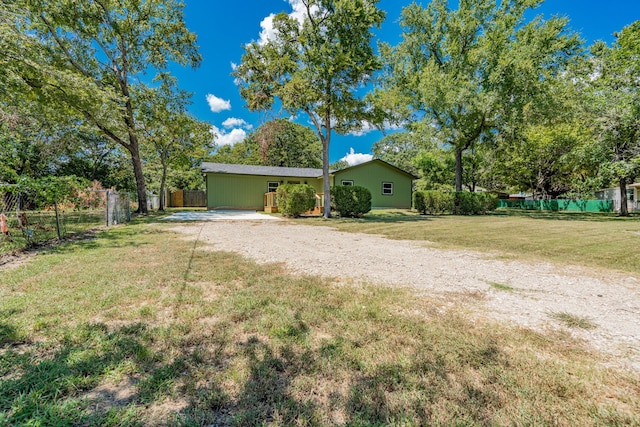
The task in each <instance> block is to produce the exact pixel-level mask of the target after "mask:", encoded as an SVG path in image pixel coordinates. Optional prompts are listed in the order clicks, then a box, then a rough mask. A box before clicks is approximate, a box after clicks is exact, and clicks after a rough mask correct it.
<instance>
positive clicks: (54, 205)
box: [53, 202, 62, 239]
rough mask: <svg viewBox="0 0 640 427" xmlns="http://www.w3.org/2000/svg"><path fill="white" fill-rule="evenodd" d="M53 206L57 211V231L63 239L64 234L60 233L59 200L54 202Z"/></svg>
mask: <svg viewBox="0 0 640 427" xmlns="http://www.w3.org/2000/svg"><path fill="white" fill-rule="evenodd" d="M53 207H54V209H55V211H56V231H57V232H58V239H62V234H61V233H60V211H58V202H53Z"/></svg>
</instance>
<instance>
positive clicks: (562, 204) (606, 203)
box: [498, 199, 613, 212]
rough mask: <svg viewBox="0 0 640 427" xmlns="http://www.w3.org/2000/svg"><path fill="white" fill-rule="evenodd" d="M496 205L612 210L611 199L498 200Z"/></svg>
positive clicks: (594, 210) (560, 209) (528, 207)
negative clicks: (498, 203)
mask: <svg viewBox="0 0 640 427" xmlns="http://www.w3.org/2000/svg"><path fill="white" fill-rule="evenodd" d="M498 207H500V208H512V209H525V210H539V211H565V212H613V200H573V199H559V200H500V205H499V206H498Z"/></svg>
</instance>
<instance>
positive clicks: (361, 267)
mask: <svg viewBox="0 0 640 427" xmlns="http://www.w3.org/2000/svg"><path fill="white" fill-rule="evenodd" d="M173 229H174V230H175V231H178V232H180V233H184V234H186V235H189V236H190V238H197V236H199V239H200V240H201V241H203V242H205V243H207V244H208V245H209V246H208V247H209V248H210V249H212V250H220V251H230V252H236V253H239V254H241V255H243V256H246V257H249V258H252V259H254V260H255V261H257V262H259V263H272V262H277V263H285V264H286V265H287V267H288V269H290V270H291V271H292V272H294V273H296V274H306V275H321V276H325V277H328V278H339V279H350V280H356V281H365V282H369V283H376V284H383V285H387V286H401V287H410V288H412V289H414V290H415V291H416V292H420V293H428V294H429V295H430V296H436V297H441V298H452V297H454V296H456V297H457V296H460V295H475V296H481V298H469V307H470V309H471V311H472V312H473V313H475V314H476V315H478V316H479V317H485V318H492V319H497V320H500V321H507V322H512V323H515V324H518V325H521V326H523V327H527V328H531V329H534V330H538V331H549V330H562V331H566V332H568V333H570V334H571V335H572V336H574V337H576V338H578V339H583V340H585V341H586V342H588V343H589V344H590V345H591V346H593V347H594V348H595V349H597V350H600V351H603V352H605V353H607V354H609V355H610V356H611V358H610V359H611V363H612V364H615V365H617V366H624V367H626V368H630V369H634V370H638V371H640V280H639V279H638V278H637V277H634V276H633V275H630V274H622V273H620V272H613V271H611V272H608V271H607V272H603V271H602V270H593V269H588V268H583V267H578V266H558V265H553V264H549V263H532V262H524V261H505V260H500V259H495V257H492V256H490V255H486V254H483V253H479V252H473V251H453V250H442V249H434V248H429V247H427V242H415V241H403V240H390V239H387V238H385V237H381V236H376V235H371V234H357V233H345V232H340V231H337V230H335V229H333V228H329V227H318V226H305V225H299V224H294V223H291V222H288V221H274V222H251V221H242V222H240V221H238V222H235V221H219V222H209V223H194V224H185V225H179V226H176V227H174V228H173ZM562 319H568V320H572V319H573V320H574V321H575V322H573V325H572V324H571V323H572V322H563V321H562ZM576 325H577V326H576ZM580 325H585V326H588V327H580Z"/></svg>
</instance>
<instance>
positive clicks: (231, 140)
mask: <svg viewBox="0 0 640 427" xmlns="http://www.w3.org/2000/svg"><path fill="white" fill-rule="evenodd" d="M212 133H213V142H214V143H215V144H216V145H217V146H218V147H221V146H223V145H233V144H235V143H238V142H242V141H244V139H245V138H246V137H247V132H246V131H245V130H244V129H239V128H236V129H231V130H230V131H224V130H221V129H218V128H217V127H215V126H213V127H212Z"/></svg>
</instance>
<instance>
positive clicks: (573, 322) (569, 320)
mask: <svg viewBox="0 0 640 427" xmlns="http://www.w3.org/2000/svg"><path fill="white" fill-rule="evenodd" d="M549 317H551V318H552V319H555V320H558V321H559V322H562V323H564V324H565V325H566V326H568V327H570V328H579V329H595V328H597V327H598V325H596V324H595V323H594V322H593V320H591V319H590V318H588V317H584V316H578V315H576V314H571V313H567V312H564V311H563V312H553V313H549Z"/></svg>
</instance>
